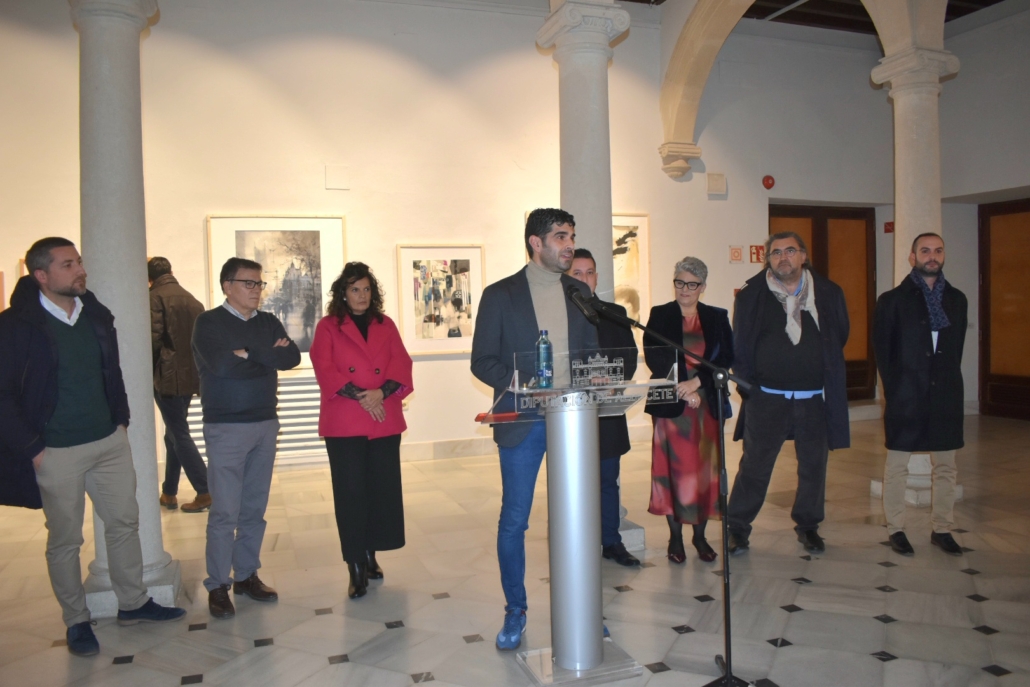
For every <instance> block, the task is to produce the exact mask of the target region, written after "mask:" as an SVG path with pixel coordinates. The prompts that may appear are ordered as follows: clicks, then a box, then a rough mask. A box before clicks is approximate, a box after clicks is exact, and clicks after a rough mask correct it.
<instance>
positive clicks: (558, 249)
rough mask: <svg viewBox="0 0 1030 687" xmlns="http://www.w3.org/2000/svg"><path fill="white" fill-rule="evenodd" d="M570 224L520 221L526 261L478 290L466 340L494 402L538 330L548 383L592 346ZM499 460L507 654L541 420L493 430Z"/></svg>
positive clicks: (520, 624)
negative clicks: (548, 354) (576, 299)
mask: <svg viewBox="0 0 1030 687" xmlns="http://www.w3.org/2000/svg"><path fill="white" fill-rule="evenodd" d="M575 227H576V221H575V220H574V219H573V217H572V215H570V214H569V213H567V212H565V211H564V210H554V209H543V210H534V211H533V212H531V213H529V218H528V219H527V220H526V250H527V251H529V257H530V262H529V264H528V265H526V267H525V268H523V269H522V270H519V271H518V272H517V273H515V274H513V275H512V276H510V277H507V278H505V279H502V280H500V281H499V282H496V283H494V284H491V285H490V286H488V287H486V290H484V291H483V300H482V303H481V304H480V306H479V314H478V316H477V317H476V327H475V333H474V334H473V338H472V374H474V375H475V376H476V377H477V378H478V379H479V380H480V381H482V382H484V383H486V384H489V385H490V386H491V387H493V390H494V399H495V400H496V399H497V398H499V397H500V396H501V395H502V394H503V393H504V392H505V390H506V389H507V388H508V385H509V384H510V383H511V379H512V375H513V374H514V373H515V367H514V357H515V354H516V353H529V352H531V351H533V350H534V348H535V346H536V340H537V337H538V336H539V333H540V330H542V329H546V330H547V335H548V338H549V339H550V340H551V343H552V345H553V346H554V354H555V355H554V386H555V388H562V387H568V386H569V385H570V379H569V360H568V356H563V355H561V354H563V353H568V352H569V351H570V350H573V351H581V350H587V349H595V348H597V329H596V328H595V327H594V325H592V324H590V322H589V321H588V320H587V319H586V317H584V316H583V314H582V313H581V312H580V311H579V310H578V309H576V306H575V305H573V304H572V303H571V302H570V301H569V300H568V298H566V296H565V290H566V289H567V288H568V287H569V286H575V288H578V289H579V290H580V292H581V293H582V294H583V296H584V297H585V298H589V297H590V289H589V287H587V286H586V285H585V284H583V283H582V282H580V281H577V280H576V279H573V278H572V277H569V276H567V275H566V274H564V272H565V271H566V270H567V269H569V266H570V265H571V264H572V257H573V253H574V251H575V243H576V231H575ZM494 441H496V442H497V446H498V452H499V453H500V459H501V488H502V490H503V495H502V498H501V518H500V522H499V523H498V526H497V561H498V563H499V564H500V568H501V587H502V588H503V589H504V598H505V602H506V604H505V608H504V610H505V618H504V627H503V628H502V629H501V631H500V632H499V633H498V634H497V647H498V648H499V649H515V648H517V647H518V646H519V644H521V643H522V634H523V632H525V630H526V608H527V603H526V586H525V576H526V530H527V529H528V528H529V513H530V510H531V509H532V507H533V490H534V488H535V486H536V478H537V474H538V473H539V472H540V463H541V462H542V461H543V458H544V451H545V450H546V448H547V432H546V428H545V425H544V423H543V422H542V421H541V422H517V423H510V424H500V425H495V426H494Z"/></svg>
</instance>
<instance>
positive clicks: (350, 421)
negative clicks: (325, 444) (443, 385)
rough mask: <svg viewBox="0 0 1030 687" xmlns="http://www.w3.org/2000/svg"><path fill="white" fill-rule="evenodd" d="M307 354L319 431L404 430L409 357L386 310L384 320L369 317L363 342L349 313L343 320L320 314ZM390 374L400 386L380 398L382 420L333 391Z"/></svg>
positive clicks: (372, 384) (371, 385)
mask: <svg viewBox="0 0 1030 687" xmlns="http://www.w3.org/2000/svg"><path fill="white" fill-rule="evenodd" d="M310 355H311V364H312V366H313V367H314V368H315V377H316V379H318V387H319V389H320V390H321V396H322V403H321V411H320V413H319V418H318V433H319V435H321V436H323V437H368V438H369V439H379V438H381V437H387V436H391V435H393V434H400V433H401V432H403V431H404V430H405V429H407V425H406V424H405V422H404V413H403V412H402V408H401V399H403V398H404V397H405V396H407V395H408V394H410V393H411V392H412V391H413V390H414V388H413V386H412V382H411V356H410V355H408V351H407V350H406V349H405V348H404V344H403V343H402V342H401V335H400V332H398V331H397V326H396V325H395V324H394V323H393V320H391V319H390V318H389V317H387V316H385V315H384V316H383V321H382V322H377V321H376V320H375V318H372V319H371V320H370V321H369V325H368V341H365V339H364V338H362V336H361V332H360V331H358V327H357V325H355V324H354V321H353V320H351V319H350V318H349V317H348V318H347V319H346V320H344V322H343V324H342V325H341V324H340V323H339V322H338V321H337V319H336V318H335V317H333V316H331V315H330V316H328V317H323V318H322V319H321V320H320V321H319V323H318V326H317V327H316V328H315V338H314V340H313V341H312V342H311V351H310ZM388 379H392V380H393V381H395V382H397V383H398V384H400V385H401V388H400V389H398V390H397V391H395V392H394V393H392V394H390V395H389V396H387V397H386V400H385V401H383V408H384V409H385V410H386V419H385V420H383V421H382V422H376V421H375V420H374V419H372V416H371V415H369V414H368V412H366V411H365V410H363V409H362V407H361V404H360V403H358V402H357V401H355V400H353V399H350V398H346V397H344V396H340V395H339V394H337V393H336V392H337V391H339V390H340V389H342V388H343V387H345V386H347V383H348V382H354V384H355V385H357V386H359V387H361V388H362V389H378V388H379V387H381V386H382V385H383V383H384V382H386V380H388Z"/></svg>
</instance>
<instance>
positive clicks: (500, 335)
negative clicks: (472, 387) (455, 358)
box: [471, 267, 598, 448]
mask: <svg viewBox="0 0 1030 687" xmlns="http://www.w3.org/2000/svg"><path fill="white" fill-rule="evenodd" d="M561 286H562V290H563V291H564V290H565V289H568V288H569V286H575V287H576V288H577V289H579V292H580V293H581V294H583V298H590V287H589V286H587V285H586V284H584V283H583V282H581V281H579V280H577V279H573V278H572V277H570V276H568V275H567V274H563V275H562V276H561ZM565 309H566V312H567V313H568V317H569V350H572V351H586V350H595V349H597V347H598V346H597V327H595V326H594V325H593V324H591V323H590V321H589V320H588V319H587V318H586V317H585V316H584V315H583V313H581V312H580V311H579V310H578V309H577V308H576V306H575V305H574V304H573V303H572V301H570V300H569V299H568V298H566V299H565ZM539 336H540V330H539V329H538V328H537V322H536V311H535V310H534V309H533V297H532V295H531V294H530V292H529V280H528V279H527V278H526V268H525V267H523V268H522V269H521V270H519V271H518V272H516V273H515V274H513V275H511V276H510V277H505V278H504V279H501V280H500V281H497V282H494V283H493V284H490V286H488V287H486V289H484V290H483V298H482V299H481V300H480V305H479V313H478V314H477V315H476V329H475V332H474V333H473V334H472V360H471V368H472V374H473V375H475V377H476V379H478V380H479V381H481V382H483V383H484V384H486V385H488V386H489V387H491V388H492V389H493V391H494V401H495V402H496V401H497V399H499V398H500V397H501V396H502V395H503V394H504V392H505V391H506V390H507V389H508V385H509V384H511V378H512V376H513V375H514V374H515V354H516V353H529V352H531V351H534V350H536V340H537V339H538V338H539ZM530 425H531V423H529V422H509V423H501V424H496V425H494V426H493V428H494V441H495V442H497V445H498V446H504V447H507V448H511V447H513V446H518V445H519V443H520V442H521V441H522V440H523V439H525V438H526V436H527V435H528V434H529V430H530V429H531V426H530Z"/></svg>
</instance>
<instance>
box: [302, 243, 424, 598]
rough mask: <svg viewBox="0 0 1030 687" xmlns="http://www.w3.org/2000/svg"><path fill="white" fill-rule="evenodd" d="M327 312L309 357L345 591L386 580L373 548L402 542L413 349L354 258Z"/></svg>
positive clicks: (359, 592)
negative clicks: (403, 450)
mask: <svg viewBox="0 0 1030 687" xmlns="http://www.w3.org/2000/svg"><path fill="white" fill-rule="evenodd" d="M331 295H332V300H331V302H330V303H329V307H328V315H327V316H326V317H323V318H322V320H321V321H320V322H319V323H318V326H317V327H316V329H315V338H314V341H312V343H311V351H310V355H311V364H312V366H313V367H314V368H315V377H316V378H317V379H318V386H319V388H320V389H321V392H322V393H321V397H322V402H321V412H320V414H319V420H318V433H319V434H320V435H321V436H322V437H324V438H325V446H326V451H327V452H328V453H329V468H330V470H331V472H332V478H333V500H334V502H335V506H336V526H337V528H338V529H339V532H340V546H341V548H342V549H343V560H345V561H346V562H347V569H348V571H349V572H350V585H349V587H348V589H347V595H348V596H349V597H350V598H352V599H354V598H357V597H359V596H364V595H365V592H366V589H367V587H368V580H369V579H374V580H381V579H383V570H382V568H380V567H379V564H378V563H377V562H376V557H375V552H376V551H389V550H391V549H399V548H401V547H402V546H404V501H403V495H402V493H401V464H400V447H401V432H403V431H404V430H405V429H406V428H407V425H406V424H405V423H404V413H403V411H402V408H401V399H403V398H404V397H405V396H407V395H408V394H410V393H411V392H412V383H411V356H409V355H408V352H407V350H405V348H404V344H403V343H402V342H401V336H400V333H399V332H398V331H397V327H396V325H394V323H393V320H391V319H390V318H389V317H387V316H386V315H384V314H383V294H382V291H381V290H380V289H379V282H378V281H376V278H375V275H373V274H372V271H371V270H370V269H369V268H368V265H366V264H364V263H361V262H349V263H347V264H346V265H345V266H344V268H343V273H342V274H341V275H340V277H339V278H338V279H337V280H336V281H335V282H333V286H332V289H331Z"/></svg>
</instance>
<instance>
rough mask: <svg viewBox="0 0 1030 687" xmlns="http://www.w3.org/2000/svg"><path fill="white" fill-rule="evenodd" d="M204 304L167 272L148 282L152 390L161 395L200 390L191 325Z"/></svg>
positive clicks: (192, 393) (193, 392) (188, 393)
mask: <svg viewBox="0 0 1030 687" xmlns="http://www.w3.org/2000/svg"><path fill="white" fill-rule="evenodd" d="M202 312H204V306H203V305H202V304H201V302H200V301H198V300H197V299H196V298H194V297H193V294H191V293H190V292H189V291H187V290H186V289H184V288H182V287H181V286H180V285H179V281H178V280H177V279H176V278H175V277H173V276H172V275H170V274H162V275H161V276H160V277H158V278H157V279H155V280H154V283H153V284H151V285H150V340H151V343H152V344H153V348H154V389H155V390H156V391H157V393H159V394H161V395H162V396H193V395H195V394H199V393H200V373H199V372H197V364H196V363H195V362H194V361H193V346H192V345H191V342H192V341H193V325H195V324H196V322H197V317H199V316H200V313H202Z"/></svg>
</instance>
